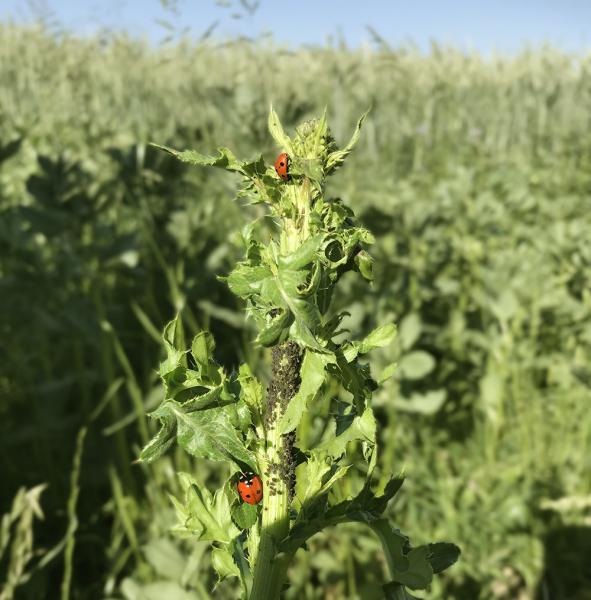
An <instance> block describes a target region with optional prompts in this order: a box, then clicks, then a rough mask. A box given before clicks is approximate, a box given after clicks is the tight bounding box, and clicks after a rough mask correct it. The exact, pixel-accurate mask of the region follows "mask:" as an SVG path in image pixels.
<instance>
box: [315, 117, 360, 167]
mask: <svg viewBox="0 0 591 600" xmlns="http://www.w3.org/2000/svg"><path fill="white" fill-rule="evenodd" d="M368 113H369V110H367V111H365V112H364V113H363V114H362V115H361V117H359V120H358V121H357V125H356V127H355V131H354V132H353V135H352V136H351V139H350V140H349V143H348V144H347V145H346V146H345V147H344V148H342V149H341V150H336V151H335V152H331V153H330V154H329V155H328V158H327V159H326V167H325V173H326V174H327V175H328V174H330V173H332V172H333V171H335V170H336V169H338V168H339V167H340V166H341V165H342V164H343V162H344V161H345V158H347V156H348V155H349V153H350V152H351V150H353V148H354V147H355V145H356V144H357V142H358V141H359V135H360V133H361V126H362V125H363V121H365V118H366V117H367V115H368Z"/></svg>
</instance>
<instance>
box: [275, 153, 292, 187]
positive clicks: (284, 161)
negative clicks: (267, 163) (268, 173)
mask: <svg viewBox="0 0 591 600" xmlns="http://www.w3.org/2000/svg"><path fill="white" fill-rule="evenodd" d="M275 171H276V172H277V175H279V177H281V179H283V181H287V180H288V179H289V156H288V155H287V153H286V152H282V153H281V154H280V155H279V156H278V157H277V160H276V161H275Z"/></svg>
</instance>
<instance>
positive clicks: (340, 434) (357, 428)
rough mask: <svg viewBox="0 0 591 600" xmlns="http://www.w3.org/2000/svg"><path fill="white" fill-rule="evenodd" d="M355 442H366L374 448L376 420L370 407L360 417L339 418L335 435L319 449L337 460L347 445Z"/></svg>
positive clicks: (346, 416)
mask: <svg viewBox="0 0 591 600" xmlns="http://www.w3.org/2000/svg"><path fill="white" fill-rule="evenodd" d="M353 441H360V442H366V443H368V444H370V445H372V446H373V445H374V444H375V441H376V420H375V417H374V414H373V410H372V409H371V408H370V407H369V406H368V407H366V408H365V410H364V412H363V414H362V415H360V416H359V415H356V416H351V415H345V416H343V417H339V418H337V420H336V429H335V431H334V435H332V436H329V438H328V439H327V440H326V441H325V442H324V443H322V444H320V446H318V448H317V449H318V451H319V452H324V453H326V454H327V455H328V456H330V457H332V458H333V459H334V460H336V459H338V458H340V457H341V456H342V455H343V454H344V453H345V451H346V449H347V444H349V443H350V442H353Z"/></svg>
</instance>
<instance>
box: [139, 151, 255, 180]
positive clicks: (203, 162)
mask: <svg viewBox="0 0 591 600" xmlns="http://www.w3.org/2000/svg"><path fill="white" fill-rule="evenodd" d="M150 145H151V146H154V147H155V148H159V149H160V150H164V151H165V152H168V153H169V154H172V155H173V156H175V157H176V158H178V159H179V160H181V161H182V162H186V163H190V164H192V165H200V166H204V167H219V168H220V169H226V170H227V171H233V172H237V173H242V174H244V175H246V173H245V171H244V163H242V162H240V161H239V160H238V159H237V158H236V157H235V156H234V154H233V153H232V152H231V151H230V150H228V148H220V149H219V150H218V152H219V154H218V155H217V156H208V155H206V154H201V153H199V152H196V151H195V150H183V151H178V150H174V149H173V148H169V147H168V146H161V145H160V144H153V143H152V144H150ZM249 164H250V163H249Z"/></svg>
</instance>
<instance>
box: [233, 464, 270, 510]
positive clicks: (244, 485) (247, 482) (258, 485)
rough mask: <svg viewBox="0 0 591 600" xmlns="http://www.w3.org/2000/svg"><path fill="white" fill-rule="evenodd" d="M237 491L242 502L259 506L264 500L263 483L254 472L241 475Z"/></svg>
mask: <svg viewBox="0 0 591 600" xmlns="http://www.w3.org/2000/svg"><path fill="white" fill-rule="evenodd" d="M236 489H237V490H238V494H240V498H242V501H243V502H246V503H247V504H258V503H259V502H260V501H261V500H262V499H263V482H262V481H261V478H260V477H259V476H258V475H256V474H255V473H253V472H252V471H247V472H246V473H242V474H241V475H240V477H239V478H238V483H237V484H236Z"/></svg>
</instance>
